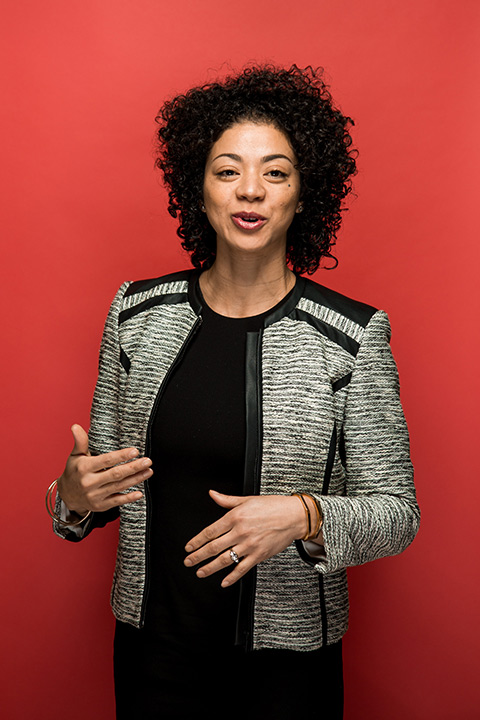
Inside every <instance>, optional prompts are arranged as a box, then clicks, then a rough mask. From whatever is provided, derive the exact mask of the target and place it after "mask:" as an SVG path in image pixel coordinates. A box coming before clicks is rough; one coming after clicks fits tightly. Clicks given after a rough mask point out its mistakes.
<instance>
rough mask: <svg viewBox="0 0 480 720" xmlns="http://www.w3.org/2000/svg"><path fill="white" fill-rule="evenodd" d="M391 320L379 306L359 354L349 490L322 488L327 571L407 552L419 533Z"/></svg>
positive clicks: (351, 409) (349, 416) (347, 425)
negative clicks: (336, 492)
mask: <svg viewBox="0 0 480 720" xmlns="http://www.w3.org/2000/svg"><path fill="white" fill-rule="evenodd" d="M389 341H390V324H389V321H388V317H387V315H386V314H385V313H384V312H383V311H378V312H376V313H375V314H374V315H373V316H372V318H371V319H370V322H369V323H368V325H367V327H366V328H365V332H364V336H363V339H362V342H361V345H360V348H359V351H358V354H357V359H356V364H355V367H354V369H353V372H352V379H351V382H350V385H349V389H348V395H347V399H346V407H345V418H344V427H343V435H344V443H345V460H344V464H345V471H346V495H345V496H319V497H318V499H319V501H320V503H321V506H322V510H323V515H324V522H323V536H324V545H325V558H323V559H321V560H320V561H319V562H318V563H317V565H316V567H317V569H318V571H319V572H321V573H327V572H333V571H335V570H339V569H341V568H345V567H348V566H352V565H360V564H362V563H365V562H369V561H370V560H375V559H377V558H381V557H385V556H387V555H396V554H398V553H401V552H402V551H403V550H404V549H405V548H406V547H407V546H408V545H409V544H410V543H411V542H412V540H413V538H414V537H415V535H416V533H417V530H418V526H419V521H420V512H419V508H418V505H417V501H416V495H415V487H414V484H413V468H412V463H411V461H410V448H409V437H408V430H407V425H406V422H405V417H404V414H403V410H402V406H401V404H400V393H399V381H398V373H397V368H396V365H395V361H394V359H393V356H392V353H391V350H390V344H389Z"/></svg>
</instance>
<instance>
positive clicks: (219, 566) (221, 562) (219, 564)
mask: <svg viewBox="0 0 480 720" xmlns="http://www.w3.org/2000/svg"><path fill="white" fill-rule="evenodd" d="M235 552H236V553H237V554H238V555H239V556H241V555H240V554H241V550H240V548H239V547H236V548H235ZM234 564H238V563H234V561H233V560H232V557H231V555H230V548H228V549H227V550H225V552H222V553H221V554H220V555H219V556H218V557H216V558H215V560H212V562H210V563H208V565H202V567H201V568H199V569H198V570H197V572H196V575H197V577H199V578H203V577H208V576H209V575H213V574H214V573H216V572H218V571H219V570H225V568H228V567H231V566H232V565H234Z"/></svg>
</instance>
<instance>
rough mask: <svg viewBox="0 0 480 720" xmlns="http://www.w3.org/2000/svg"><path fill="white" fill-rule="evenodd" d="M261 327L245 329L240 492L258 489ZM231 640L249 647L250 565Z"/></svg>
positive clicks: (253, 580) (252, 577) (252, 593)
mask: <svg viewBox="0 0 480 720" xmlns="http://www.w3.org/2000/svg"><path fill="white" fill-rule="evenodd" d="M261 350H262V331H259V332H249V333H247V340H246V357H245V403H246V443H245V470H244V480H243V493H244V495H258V493H259V492H260V470H261V458H262V401H261V395H262V392H261V388H262V357H261ZM240 583H241V584H240V600H239V604H238V615H237V627H236V633H235V644H236V645H241V646H243V647H244V648H245V650H252V648H253V614H254V609H255V590H256V584H257V569H256V568H252V570H250V571H249V572H248V573H247V574H246V575H245V576H244V577H243V578H242V580H241V581H240Z"/></svg>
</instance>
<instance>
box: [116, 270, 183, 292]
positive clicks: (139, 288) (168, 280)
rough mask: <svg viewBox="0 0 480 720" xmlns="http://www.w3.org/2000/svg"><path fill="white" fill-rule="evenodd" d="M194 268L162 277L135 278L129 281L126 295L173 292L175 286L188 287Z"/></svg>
mask: <svg viewBox="0 0 480 720" xmlns="http://www.w3.org/2000/svg"><path fill="white" fill-rule="evenodd" d="M194 272H195V271H194V270H180V271H179V272H175V273H169V274H167V275H160V277H156V278H149V279H147V280H134V281H133V282H129V283H128V287H127V289H126V291H125V292H124V297H129V296H130V295H136V294H137V293H148V292H149V291H154V292H156V293H161V292H162V291H164V292H166V293H168V292H169V291H170V292H171V290H172V288H174V287H175V286H176V287H177V288H182V287H185V289H186V288H188V284H189V282H190V279H191V277H192V274H193V273H194Z"/></svg>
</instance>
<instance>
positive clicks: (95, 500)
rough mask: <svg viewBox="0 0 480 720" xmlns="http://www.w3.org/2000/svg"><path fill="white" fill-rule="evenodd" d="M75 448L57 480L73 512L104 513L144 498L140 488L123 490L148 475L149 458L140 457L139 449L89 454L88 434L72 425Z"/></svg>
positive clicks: (65, 501)
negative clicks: (123, 491) (129, 490)
mask: <svg viewBox="0 0 480 720" xmlns="http://www.w3.org/2000/svg"><path fill="white" fill-rule="evenodd" d="M72 434H73V439H74V442H75V444H74V446H73V450H72V452H71V454H70V456H69V458H68V460H67V464H66V466H65V470H64V471H63V474H62V475H61V477H60V478H59V479H58V482H57V491H58V494H59V495H60V497H61V499H62V500H63V502H64V503H65V505H66V506H67V507H68V509H69V510H70V511H71V512H75V513H77V514H78V515H85V514H86V513H87V512H88V511H89V510H92V511H93V512H103V511H105V510H110V508H113V507H117V506H119V505H125V504H126V503H130V502H135V500H139V499H140V498H141V497H142V493H141V492H140V491H139V490H134V491H132V492H129V493H122V490H127V488H129V487H132V485H137V484H138V483H140V482H143V480H146V479H147V478H149V477H150V476H151V475H152V474H153V471H152V469H151V467H150V466H151V464H152V461H151V460H150V458H146V457H142V458H138V459H137V460H135V459H134V458H136V457H137V456H138V450H136V448H124V449H123V450H115V451H114V452H109V453H105V454H104V455H90V452H89V450H88V435H87V433H86V432H85V430H84V429H83V428H82V426H81V425H73V426H72Z"/></svg>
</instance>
